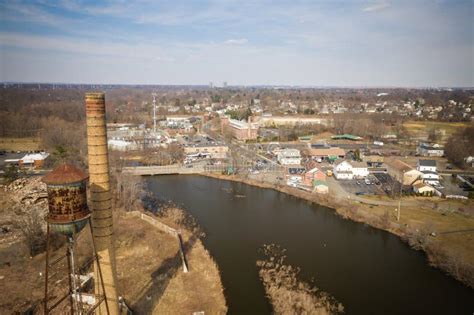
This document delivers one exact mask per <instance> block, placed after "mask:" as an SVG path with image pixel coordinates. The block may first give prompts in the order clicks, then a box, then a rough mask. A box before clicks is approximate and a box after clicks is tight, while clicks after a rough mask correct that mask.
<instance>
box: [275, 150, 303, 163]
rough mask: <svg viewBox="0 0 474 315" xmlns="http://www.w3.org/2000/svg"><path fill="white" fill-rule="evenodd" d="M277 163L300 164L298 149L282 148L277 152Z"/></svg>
mask: <svg viewBox="0 0 474 315" xmlns="http://www.w3.org/2000/svg"><path fill="white" fill-rule="evenodd" d="M277 159H278V163H280V164H281V165H299V164H301V154H300V150H298V149H283V150H280V151H279V152H278V153H277Z"/></svg>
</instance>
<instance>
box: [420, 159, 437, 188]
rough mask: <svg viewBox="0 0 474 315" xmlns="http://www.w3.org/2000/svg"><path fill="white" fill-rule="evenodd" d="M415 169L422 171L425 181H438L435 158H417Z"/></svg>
mask: <svg viewBox="0 0 474 315" xmlns="http://www.w3.org/2000/svg"><path fill="white" fill-rule="evenodd" d="M416 169H417V170H418V171H420V172H422V173H423V175H422V179H423V181H424V182H427V183H437V182H439V175H438V172H437V170H436V161H435V160H421V159H420V160H418V164H417V167H416Z"/></svg>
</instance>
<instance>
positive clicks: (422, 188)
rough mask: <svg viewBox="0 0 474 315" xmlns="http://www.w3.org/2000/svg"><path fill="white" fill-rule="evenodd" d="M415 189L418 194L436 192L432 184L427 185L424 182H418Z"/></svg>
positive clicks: (414, 186)
mask: <svg viewBox="0 0 474 315" xmlns="http://www.w3.org/2000/svg"><path fill="white" fill-rule="evenodd" d="M413 191H414V192H415V193H417V194H421V195H425V194H434V192H435V189H434V188H433V187H431V186H430V185H426V184H423V183H418V184H415V185H413Z"/></svg>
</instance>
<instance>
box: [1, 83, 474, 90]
mask: <svg viewBox="0 0 474 315" xmlns="http://www.w3.org/2000/svg"><path fill="white" fill-rule="evenodd" d="M0 82H1V84H3V85H5V84H44V85H55V84H57V85H99V86H104V85H107V86H149V87H153V86H176V87H179V86H181V87H187V86H195V87H207V88H212V89H214V88H252V87H262V88H268V87H271V88H303V89H311V88H312V89H317V88H344V89H474V86H454V85H453V86H421V85H420V86H417V85H413V86H403V85H310V84H301V85H299V84H295V85H288V84H235V85H231V84H228V85H227V86H225V87H223V86H220V85H218V86H212V87H210V86H209V84H172V83H169V84H163V83H77V82H75V83H71V82H46V81H43V82H34V81H31V82H28V81H0Z"/></svg>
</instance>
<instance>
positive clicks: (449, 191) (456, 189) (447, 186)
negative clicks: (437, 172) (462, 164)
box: [439, 175, 469, 197]
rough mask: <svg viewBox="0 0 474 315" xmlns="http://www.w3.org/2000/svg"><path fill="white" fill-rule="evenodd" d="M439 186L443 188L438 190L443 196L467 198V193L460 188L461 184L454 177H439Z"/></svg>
mask: <svg viewBox="0 0 474 315" xmlns="http://www.w3.org/2000/svg"><path fill="white" fill-rule="evenodd" d="M440 184H441V186H442V187H443V188H441V189H439V191H441V192H442V193H443V194H445V195H456V196H464V197H467V196H468V195H469V191H468V190H467V189H463V188H462V187H460V185H461V184H462V182H461V181H460V180H458V179H456V178H455V177H452V176H449V175H444V176H442V177H441V180H440Z"/></svg>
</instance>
